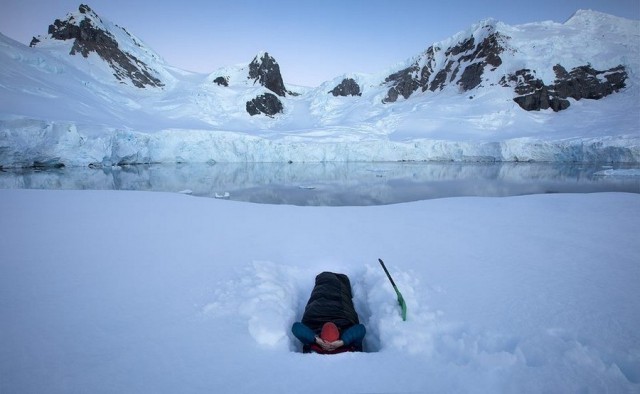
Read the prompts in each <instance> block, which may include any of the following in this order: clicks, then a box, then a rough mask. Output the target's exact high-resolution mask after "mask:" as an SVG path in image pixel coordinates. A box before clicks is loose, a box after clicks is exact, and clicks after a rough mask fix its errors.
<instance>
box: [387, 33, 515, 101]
mask: <svg viewBox="0 0 640 394" xmlns="http://www.w3.org/2000/svg"><path fill="white" fill-rule="evenodd" d="M507 40H508V37H506V36H504V35H503V34H501V33H500V32H498V31H497V29H496V28H495V24H494V23H485V24H482V25H481V27H480V28H478V29H477V30H476V31H475V32H474V33H473V34H471V35H469V36H466V37H462V38H460V39H459V40H458V41H457V42H456V43H455V44H453V45H450V46H449V47H447V48H442V47H441V46H440V45H437V44H434V45H432V46H430V47H429V48H428V49H427V50H426V51H425V52H424V53H423V54H422V55H421V56H418V57H417V58H416V59H415V61H414V62H413V63H412V64H410V65H409V66H408V67H406V68H404V69H401V70H399V71H397V72H395V73H393V74H391V75H389V76H388V77H387V78H386V79H385V80H384V82H383V83H384V84H387V85H388V86H389V90H388V91H387V96H386V97H385V99H384V100H383V102H385V103H389V102H394V101H396V100H397V99H398V97H399V96H402V97H404V98H405V99H407V98H409V96H411V95H412V94H413V93H414V92H415V91H417V90H418V89H421V90H422V91H423V92H424V91H426V90H430V91H432V92H434V91H436V90H442V89H443V88H444V87H445V86H446V85H448V84H457V85H458V86H459V87H460V89H461V90H462V91H469V90H471V89H474V88H476V87H477V86H478V85H480V82H481V77H482V74H483V73H484V72H485V70H486V69H487V68H488V69H489V70H491V71H493V70H495V69H496V68H497V67H499V66H500V65H501V64H502V59H501V57H500V55H501V54H502V52H504V50H505V47H506V42H507Z"/></svg>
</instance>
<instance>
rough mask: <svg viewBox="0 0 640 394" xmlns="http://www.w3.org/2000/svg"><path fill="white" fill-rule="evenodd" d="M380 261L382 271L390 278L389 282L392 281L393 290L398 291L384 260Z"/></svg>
mask: <svg viewBox="0 0 640 394" xmlns="http://www.w3.org/2000/svg"><path fill="white" fill-rule="evenodd" d="M378 261H379V262H380V265H381V266H382V269H383V270H384V273H385V274H387V278H389V281H391V285H392V286H393V288H394V289H397V287H396V284H395V282H394V281H393V278H392V277H391V275H390V274H389V271H387V267H385V265H384V261H382V259H378Z"/></svg>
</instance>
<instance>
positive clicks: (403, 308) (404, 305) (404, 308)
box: [378, 259, 407, 321]
mask: <svg viewBox="0 0 640 394" xmlns="http://www.w3.org/2000/svg"><path fill="white" fill-rule="evenodd" d="M378 261H379V262H380V265H381V266H382V269H383V270H384V273H385V274H387V278H389V281H390V282H391V285H392V286H393V290H395V291H396V295H397V296H398V304H400V314H401V315H402V320H403V321H407V303H406V302H405V301H404V297H402V293H400V290H398V286H396V283H395V282H394V281H393V278H392V277H391V274H389V271H388V270H387V267H386V266H385V265H384V261H382V259H378Z"/></svg>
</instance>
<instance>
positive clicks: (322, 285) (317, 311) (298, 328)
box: [291, 272, 366, 354]
mask: <svg viewBox="0 0 640 394" xmlns="http://www.w3.org/2000/svg"><path fill="white" fill-rule="evenodd" d="M352 298H353V295H352V293H351V282H350V281H349V277H347V275H345V274H336V273H333V272H322V273H320V274H318V276H316V283H315V286H314V287H313V291H312V292H311V296H310V297H309V301H308V302H307V306H306V307H305V308H304V314H303V315H302V322H296V323H294V324H293V326H292V327H291V332H292V333H293V335H294V336H295V337H296V338H298V339H299V340H300V342H302V344H303V348H302V351H303V352H304V353H310V352H316V353H322V354H335V353H342V352H353V351H357V352H361V351H362V340H363V339H364V336H365V334H366V329H365V327H364V325H362V324H360V320H359V319H358V314H357V313H356V309H355V307H354V306H353V300H352Z"/></svg>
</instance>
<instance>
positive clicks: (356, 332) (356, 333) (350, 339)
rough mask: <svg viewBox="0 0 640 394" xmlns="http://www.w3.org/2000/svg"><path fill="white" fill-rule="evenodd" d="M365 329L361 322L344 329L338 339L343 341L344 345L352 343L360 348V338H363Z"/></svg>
mask: <svg viewBox="0 0 640 394" xmlns="http://www.w3.org/2000/svg"><path fill="white" fill-rule="evenodd" d="M366 333H367V329H366V328H365V327H364V325H363V324H356V325H355V326H351V327H349V328H348V329H346V330H345V331H344V332H343V333H342V335H341V336H340V339H342V341H343V342H344V344H345V346H349V345H354V346H355V347H357V348H359V349H362V340H363V339H364V336H365V334H366Z"/></svg>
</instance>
